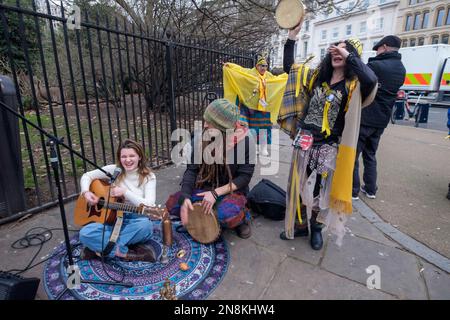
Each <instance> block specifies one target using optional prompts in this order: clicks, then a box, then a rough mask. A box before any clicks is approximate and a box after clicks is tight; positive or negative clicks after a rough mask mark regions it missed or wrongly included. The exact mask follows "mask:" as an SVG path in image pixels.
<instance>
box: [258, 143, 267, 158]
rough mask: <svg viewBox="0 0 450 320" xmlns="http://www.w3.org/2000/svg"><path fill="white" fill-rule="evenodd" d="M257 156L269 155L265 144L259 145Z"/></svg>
mask: <svg viewBox="0 0 450 320" xmlns="http://www.w3.org/2000/svg"><path fill="white" fill-rule="evenodd" d="M259 154H260V155H262V156H264V157H267V156H268V155H269V151H268V150H267V144H263V145H259Z"/></svg>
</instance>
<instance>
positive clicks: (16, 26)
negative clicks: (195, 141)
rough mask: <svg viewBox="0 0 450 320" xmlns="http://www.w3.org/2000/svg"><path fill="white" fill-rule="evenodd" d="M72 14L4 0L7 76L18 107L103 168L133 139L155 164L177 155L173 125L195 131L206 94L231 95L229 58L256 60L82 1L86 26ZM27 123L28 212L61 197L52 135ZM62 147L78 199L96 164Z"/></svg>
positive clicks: (0, 13) (64, 172)
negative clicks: (225, 73) (84, 177)
mask: <svg viewBox="0 0 450 320" xmlns="http://www.w3.org/2000/svg"><path fill="white" fill-rule="evenodd" d="M68 21H69V20H68V19H67V12H66V11H65V9H64V7H63V5H62V3H60V4H58V5H55V4H54V3H53V2H49V0H42V1H37V0H36V1H34V0H22V1H19V0H17V1H16V0H0V74H3V75H6V76H8V77H10V78H11V79H13V81H14V85H15V88H16V92H17V94H16V97H17V102H18V110H19V113H20V114H22V115H24V116H25V117H26V118H27V119H28V120H31V121H32V122H33V123H35V124H36V125H38V126H39V127H41V128H43V129H45V130H46V131H48V132H49V133H50V134H52V135H54V136H57V137H64V139H65V143H66V144H67V145H69V146H70V147H72V148H73V149H74V150H76V151H77V152H79V153H80V154H81V155H83V156H84V157H87V158H88V159H90V160H91V161H93V162H95V163H96V164H98V165H100V166H102V165H105V164H109V163H113V162H114V161H115V152H116V150H117V146H118V144H119V143H120V142H121V141H122V140H123V139H125V138H132V139H134V140H136V141H139V142H141V143H142V144H143V145H144V147H145V152H146V154H147V156H148V158H149V159H150V164H151V166H152V167H158V166H161V165H163V164H167V163H170V149H171V141H170V135H171V132H172V130H174V129H175V128H185V129H188V130H190V131H192V130H193V125H194V120H201V115H202V112H203V109H204V107H205V106H206V105H207V102H208V101H207V94H208V93H210V92H215V93H216V94H217V95H218V96H221V95H222V94H223V89H222V65H221V62H222V61H230V62H235V63H238V64H240V65H242V66H246V67H251V66H252V65H253V63H254V54H253V53H250V52H245V51H243V50H238V49H233V48H222V47H220V46H219V45H218V44H213V43H208V42H204V41H203V42H202V41H198V40H195V39H190V38H188V37H183V38H182V37H176V38H173V37H172V38H170V37H168V36H167V34H166V35H161V34H159V32H158V31H157V30H156V29H155V28H153V29H151V30H150V28H148V27H144V26H136V25H134V24H131V23H130V21H129V19H127V18H126V17H119V16H118V15H115V16H114V15H113V16H112V17H111V15H110V14H107V13H104V12H98V11H96V10H90V9H86V8H82V10H81V23H80V25H79V28H78V27H76V26H75V29H73V28H71V26H72V25H71V24H69V23H68ZM17 121H19V119H18V120H17ZM19 131H20V143H21V150H22V154H21V158H22V168H19V170H20V169H22V170H23V176H24V190H22V192H24V193H25V194H26V201H27V203H26V210H27V212H31V211H37V210H42V209H43V208H45V207H48V206H50V205H53V204H56V200H57V195H56V192H55V186H54V182H53V177H52V173H51V167H50V162H49V157H48V151H47V149H46V146H45V143H46V139H45V137H44V136H43V135H42V134H41V133H39V132H38V131H37V130H36V129H34V128H33V127H31V126H28V125H27V124H26V123H25V122H24V121H22V122H19ZM57 151H58V156H59V159H60V168H59V169H60V172H61V173H60V179H61V182H62V190H63V193H64V197H65V198H66V199H72V198H74V197H75V196H76V195H77V193H78V192H79V178H80V176H81V174H82V173H83V172H85V171H86V170H90V169H92V167H91V166H90V165H89V164H88V163H87V162H85V161H83V159H81V158H79V157H77V156H76V155H75V154H74V153H72V152H70V151H68V150H66V149H64V148H58V150H57ZM1 156H3V155H0V157H1ZM2 187H3V188H7V186H2ZM11 214H12V213H11V212H8V213H5V212H3V213H1V212H0V217H4V216H6V215H11Z"/></svg>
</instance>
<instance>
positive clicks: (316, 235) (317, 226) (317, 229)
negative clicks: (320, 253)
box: [310, 211, 323, 250]
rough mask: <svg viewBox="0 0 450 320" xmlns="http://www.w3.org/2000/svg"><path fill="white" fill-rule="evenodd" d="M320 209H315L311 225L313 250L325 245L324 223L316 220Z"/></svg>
mask: <svg viewBox="0 0 450 320" xmlns="http://www.w3.org/2000/svg"><path fill="white" fill-rule="evenodd" d="M318 214H319V212H318V211H313V212H312V216H311V220H310V225H311V240H310V244H311V248H313V250H320V249H322V247H323V238H322V228H323V224H322V223H319V222H317V221H316V218H317V216H318Z"/></svg>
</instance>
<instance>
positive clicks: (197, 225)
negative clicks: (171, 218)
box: [185, 202, 220, 244]
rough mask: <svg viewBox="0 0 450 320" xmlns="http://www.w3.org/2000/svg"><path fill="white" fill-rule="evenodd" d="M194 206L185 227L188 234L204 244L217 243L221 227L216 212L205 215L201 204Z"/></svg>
mask: <svg viewBox="0 0 450 320" xmlns="http://www.w3.org/2000/svg"><path fill="white" fill-rule="evenodd" d="M192 206H193V207H194V210H189V213H188V223H187V224H186V225H185V227H186V230H187V231H188V233H189V234H190V235H191V237H192V238H193V239H194V240H196V241H197V242H200V243H203V244H208V243H211V242H214V241H216V240H217V239H218V238H219V236H220V225H219V222H218V221H217V217H216V214H215V212H213V214H205V213H203V207H202V205H201V203H199V202H197V203H194V204H193V205H192ZM213 211H214V209H213Z"/></svg>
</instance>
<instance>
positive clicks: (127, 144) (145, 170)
mask: <svg viewBox="0 0 450 320" xmlns="http://www.w3.org/2000/svg"><path fill="white" fill-rule="evenodd" d="M122 149H133V150H134V151H136V153H137V154H138V156H139V158H141V160H139V164H138V173H139V186H140V185H141V184H142V183H143V182H144V179H145V178H146V177H147V176H148V175H150V174H151V173H152V171H151V170H150V168H149V167H148V166H147V157H146V156H145V152H144V148H143V147H142V145H140V144H139V143H137V142H136V141H134V140H131V139H125V140H124V141H123V142H122V143H121V144H120V146H119V149H117V154H116V166H117V167H119V168H120V169H122V173H121V174H120V175H119V177H118V178H117V181H118V182H119V181H121V180H122V179H123V178H124V177H125V175H126V172H125V168H124V167H123V166H122V163H121V162H120V156H121V153H122Z"/></svg>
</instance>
